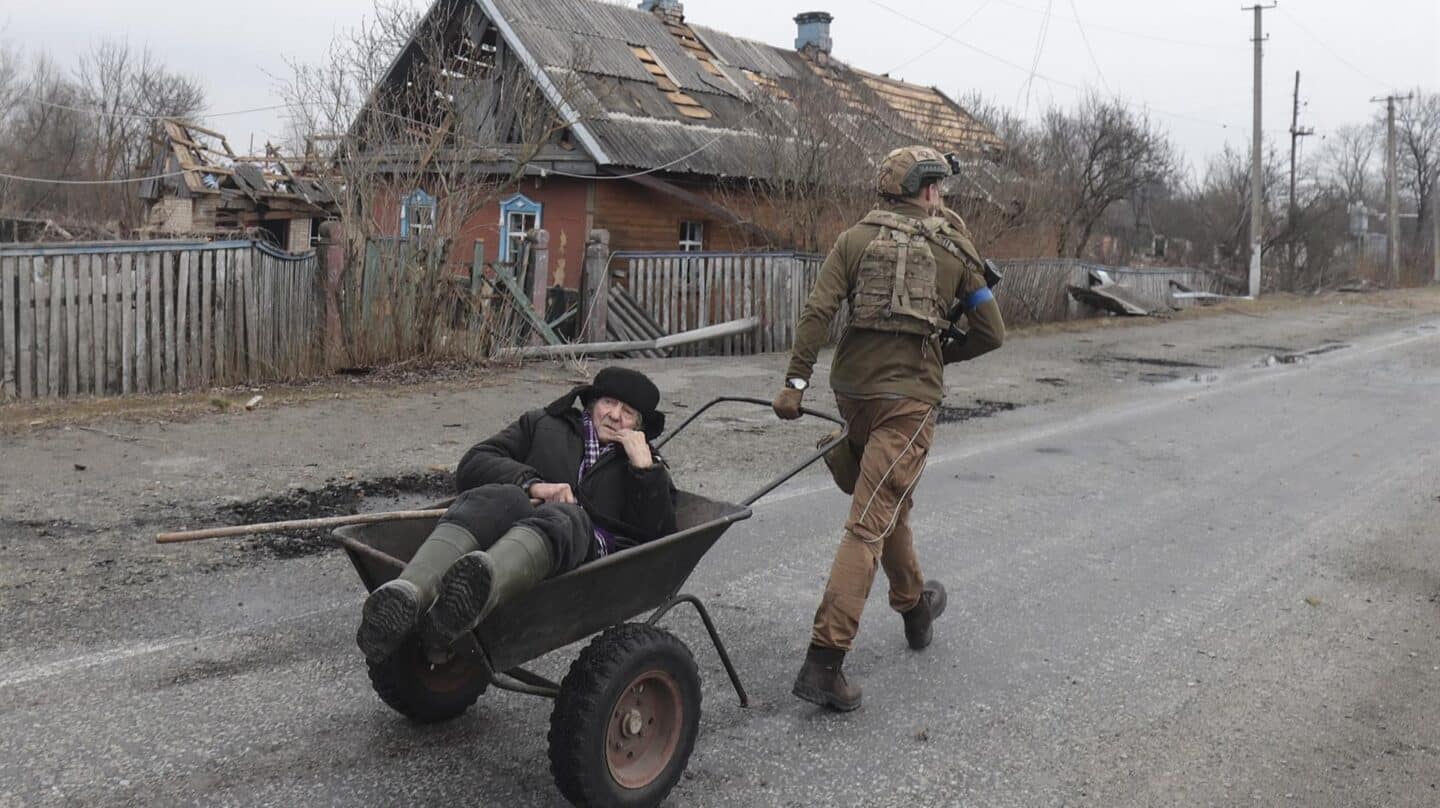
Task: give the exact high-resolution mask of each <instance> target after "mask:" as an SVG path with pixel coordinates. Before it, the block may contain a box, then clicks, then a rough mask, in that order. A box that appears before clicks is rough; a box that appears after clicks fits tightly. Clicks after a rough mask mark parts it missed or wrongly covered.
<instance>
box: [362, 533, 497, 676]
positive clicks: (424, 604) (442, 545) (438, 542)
mask: <svg viewBox="0 0 1440 808" xmlns="http://www.w3.org/2000/svg"><path fill="white" fill-rule="evenodd" d="M479 546H480V543H479V542H478V541H477V540H476V539H475V537H474V536H473V535H472V534H471V533H470V531H468V530H466V529H465V528H463V527H460V526H459V525H457V524H454V523H453V522H441V523H440V524H438V525H436V526H435V529H434V530H433V531H431V533H430V536H429V537H428V538H427V539H425V543H424V544H422V545H420V549H419V550H417V551H415V557H414V558H412V559H410V563H409V564H406V565H405V571H404V572H402V573H400V577H399V578H396V579H395V580H393V581H389V582H387V583H384V584H382V585H380V586H378V587H376V589H375V591H374V592H371V593H370V597H368V598H366V599H365V608H364V610H363V611H362V613H361V618H360V630H359V631H357V632H356V633H355V644H356V645H359V646H360V651H361V652H362V653H364V654H365V658H366V659H368V660H370V661H371V662H379V661H381V660H383V659H385V658H386V657H388V656H390V655H391V654H393V653H395V651H396V650H397V649H399V648H400V646H401V644H402V643H404V642H405V638H406V637H409V636H410V633H411V632H412V631H414V630H415V628H416V626H417V624H418V623H419V621H420V616H421V615H422V614H424V613H425V610H426V609H429V608H430V604H432V603H434V602H435V595H436V593H437V592H438V591H439V588H440V578H441V576H443V575H444V574H445V570H447V569H449V568H450V565H452V564H454V563H455V562H456V561H458V560H460V558H461V557H463V556H464V555H465V554H466V553H469V552H471V551H473V550H475V549H476V548H477V547H479Z"/></svg>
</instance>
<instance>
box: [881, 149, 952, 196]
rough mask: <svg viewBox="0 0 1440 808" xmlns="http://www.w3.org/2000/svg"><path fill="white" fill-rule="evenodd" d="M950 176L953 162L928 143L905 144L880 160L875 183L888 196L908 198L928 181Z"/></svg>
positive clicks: (918, 191) (917, 192)
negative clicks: (927, 144)
mask: <svg viewBox="0 0 1440 808" xmlns="http://www.w3.org/2000/svg"><path fill="white" fill-rule="evenodd" d="M948 176H950V164H949V163H948V162H946V161H945V158H944V157H943V156H941V154H940V152H938V151H936V150H934V149H932V148H930V147H929V146H902V147H901V148H898V149H896V150H894V151H892V152H890V153H889V154H887V155H885V159H884V160H881V161H880V174H879V177H878V179H877V182H876V185H877V186H878V188H879V191H880V193H882V194H884V195H886V196H899V197H908V196H915V195H916V194H919V193H920V187H921V186H922V185H924V184H925V182H926V181H927V180H934V179H943V178H945V177H948Z"/></svg>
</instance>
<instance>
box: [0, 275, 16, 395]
mask: <svg viewBox="0 0 1440 808" xmlns="http://www.w3.org/2000/svg"><path fill="white" fill-rule="evenodd" d="M15 314H16V312H15V259H14V258H0V328H3V329H4V330H3V331H0V351H3V352H4V359H3V360H0V395H3V396H4V397H5V398H12V399H13V398H16V397H17V396H18V393H16V391H15V356H16V354H17V353H18V352H19V345H18V341H19V340H18V337H17V336H16V323H15Z"/></svg>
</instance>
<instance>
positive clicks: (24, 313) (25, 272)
mask: <svg viewBox="0 0 1440 808" xmlns="http://www.w3.org/2000/svg"><path fill="white" fill-rule="evenodd" d="M16 270H17V278H18V279H19V284H18V286H17V289H18V290H19V300H18V305H19V309H20V331H19V334H20V342H19V345H18V348H17V351H16V353H17V356H18V358H19V367H20V379H19V389H20V398H22V399H28V398H34V397H35V268H34V267H33V266H32V265H31V263H30V262H29V261H26V260H24V259H21V260H20V263H19V265H18V266H17V267H16Z"/></svg>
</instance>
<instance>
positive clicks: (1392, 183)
mask: <svg viewBox="0 0 1440 808" xmlns="http://www.w3.org/2000/svg"><path fill="white" fill-rule="evenodd" d="M1411 97H1413V93H1406V94H1405V95H1395V94H1394V93H1391V94H1390V95H1387V96H1385V97H1384V98H1372V99H1370V101H1371V103H1376V104H1378V103H1380V102H1381V101H1384V102H1385V265H1386V268H1387V269H1386V271H1387V272H1388V273H1389V276H1390V286H1391V288H1394V287H1396V286H1399V285H1400V187H1399V186H1400V183H1399V181H1398V179H1397V177H1396V168H1395V102H1396V101H1408V100H1410V98H1411Z"/></svg>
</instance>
